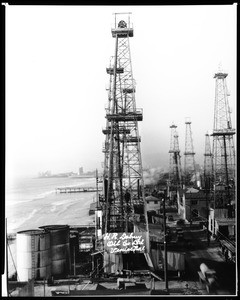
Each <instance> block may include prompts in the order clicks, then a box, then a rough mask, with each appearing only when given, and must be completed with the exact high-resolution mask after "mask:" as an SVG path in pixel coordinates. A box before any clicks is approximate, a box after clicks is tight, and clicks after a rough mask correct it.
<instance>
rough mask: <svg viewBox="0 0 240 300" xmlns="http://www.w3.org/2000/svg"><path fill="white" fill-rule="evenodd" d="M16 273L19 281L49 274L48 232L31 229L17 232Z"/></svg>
mask: <svg viewBox="0 0 240 300" xmlns="http://www.w3.org/2000/svg"><path fill="white" fill-rule="evenodd" d="M16 242H17V274H18V278H19V281H28V280H29V279H32V278H34V279H43V278H46V279H47V278H49V277H50V276H51V248H50V234H49V233H48V232H44V231H43V230H39V229H33V230H26V231H19V232H17V237H16Z"/></svg>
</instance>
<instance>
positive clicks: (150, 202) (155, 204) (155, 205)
mask: <svg viewBox="0 0 240 300" xmlns="http://www.w3.org/2000/svg"><path fill="white" fill-rule="evenodd" d="M145 200H146V206H147V211H156V213H160V207H161V203H162V199H159V198H157V197H154V196H152V195H150V196H147V197H146V198H145Z"/></svg>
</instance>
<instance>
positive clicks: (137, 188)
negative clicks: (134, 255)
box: [103, 14, 144, 232]
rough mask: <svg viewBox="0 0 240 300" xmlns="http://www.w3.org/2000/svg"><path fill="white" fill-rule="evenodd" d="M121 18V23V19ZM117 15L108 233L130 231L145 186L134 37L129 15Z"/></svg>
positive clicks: (108, 153) (108, 155) (107, 165)
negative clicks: (131, 52) (131, 221)
mask: <svg viewBox="0 0 240 300" xmlns="http://www.w3.org/2000/svg"><path fill="white" fill-rule="evenodd" d="M119 17H120V18H121V19H120V20H119V21H118V20H117V19H118V18H119ZM123 17H124V16H123V15H122V14H121V16H120V15H119V14H115V27H114V28H112V36H113V38H115V55H114V57H113V59H111V61H110V66H109V67H108V68H107V73H108V74H109V76H110V87H109V94H108V108H107V109H106V120H107V121H106V128H105V129H104V130H103V133H104V134H106V139H105V146H104V153H105V161H104V209H103V212H104V215H103V219H104V224H103V225H104V232H111V231H112V232H122V231H126V232H127V231H129V227H130V223H129V220H130V219H131V216H132V214H133V208H134V204H139V203H143V202H144V201H143V199H144V191H143V188H144V185H143V175H142V162H141V152H140V137H139V133H138V121H142V119H143V116H142V110H141V109H137V108H136V103H135V91H136V90H135V89H136V87H135V81H134V79H133V75H132V64H131V56H130V44H129V38H130V37H133V28H132V27H131V26H130V17H129V14H128V20H127V22H126V21H125V20H123V19H122V18H123Z"/></svg>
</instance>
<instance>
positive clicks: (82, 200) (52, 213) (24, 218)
mask: <svg viewBox="0 0 240 300" xmlns="http://www.w3.org/2000/svg"><path fill="white" fill-rule="evenodd" d="M65 186H82V187H95V186H96V179H95V178H69V177H66V178H15V179H12V180H6V197H5V216H6V218H7V234H16V233H17V232H18V231H22V230H29V229H37V228H38V227H39V226H44V225H60V224H67V225H70V226H71V225H93V224H94V215H91V216H89V208H90V204H91V203H92V202H94V201H95V200H96V192H83V193H56V190H55V189H56V188H58V187H65ZM8 248H9V249H8V261H9V275H11V274H13V272H14V269H15V267H14V264H16V243H15V241H10V242H9V247H8Z"/></svg>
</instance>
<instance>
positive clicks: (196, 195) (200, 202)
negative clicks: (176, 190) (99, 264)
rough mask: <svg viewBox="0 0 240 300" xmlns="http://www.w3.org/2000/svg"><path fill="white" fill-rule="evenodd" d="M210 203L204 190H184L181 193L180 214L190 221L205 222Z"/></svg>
mask: <svg viewBox="0 0 240 300" xmlns="http://www.w3.org/2000/svg"><path fill="white" fill-rule="evenodd" d="M208 201H209V200H207V197H206V193H205V191H204V190H199V189H195V188H193V187H191V188H186V189H183V190H182V191H180V202H179V209H178V211H179V214H180V215H181V217H182V218H183V219H185V220H188V221H203V220H205V219H206V218H207V214H208Z"/></svg>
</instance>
